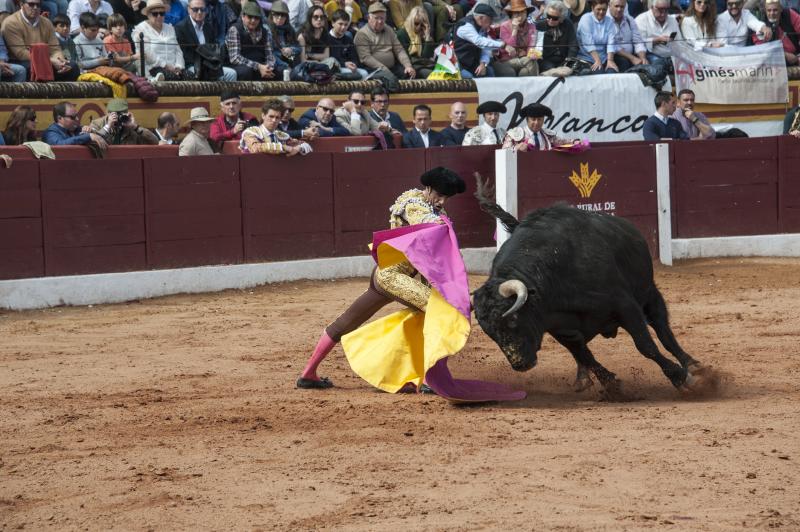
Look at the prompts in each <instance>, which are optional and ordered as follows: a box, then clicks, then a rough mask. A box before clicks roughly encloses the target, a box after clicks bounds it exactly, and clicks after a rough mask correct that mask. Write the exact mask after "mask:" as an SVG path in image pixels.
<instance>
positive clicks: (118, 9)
mask: <svg viewBox="0 0 800 532" xmlns="http://www.w3.org/2000/svg"><path fill="white" fill-rule="evenodd" d="M108 3H109V4H111V7H112V8H113V9H114V13H116V14H118V15H122V17H123V18H124V19H125V25H126V26H128V28H135V27H136V25H137V24H139V23H140V22H144V21H145V20H147V16H146V15H145V14H144V13H143V12H142V11H143V10H144V8H145V6H146V2H145V0H108ZM136 45H137V46H138V45H139V43H136ZM137 51H138V50H137Z"/></svg>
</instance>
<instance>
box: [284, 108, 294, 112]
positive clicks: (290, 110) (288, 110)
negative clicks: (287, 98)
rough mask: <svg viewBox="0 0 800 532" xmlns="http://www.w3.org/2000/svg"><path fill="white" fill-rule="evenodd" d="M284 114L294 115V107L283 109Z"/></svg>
mask: <svg viewBox="0 0 800 532" xmlns="http://www.w3.org/2000/svg"><path fill="white" fill-rule="evenodd" d="M283 112H284V113H289V114H292V113H294V107H284V108H283Z"/></svg>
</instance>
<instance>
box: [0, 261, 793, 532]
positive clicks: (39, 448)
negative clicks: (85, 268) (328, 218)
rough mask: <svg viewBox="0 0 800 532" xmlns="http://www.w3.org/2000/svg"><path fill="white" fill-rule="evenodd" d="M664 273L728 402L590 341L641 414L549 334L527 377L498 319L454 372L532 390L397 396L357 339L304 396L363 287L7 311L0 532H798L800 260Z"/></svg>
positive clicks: (684, 333) (679, 317) (477, 335)
mask: <svg viewBox="0 0 800 532" xmlns="http://www.w3.org/2000/svg"><path fill="white" fill-rule="evenodd" d="M657 279H658V283H659V285H660V286H661V288H662V290H663V291H664V295H665V297H666V299H667V302H668V304H669V305H670V310H671V313H672V324H673V328H674V330H675V333H676V335H677V336H678V338H679V340H680V341H681V342H682V343H683V345H684V347H685V348H686V349H687V351H689V352H690V353H692V354H693V355H694V356H695V357H696V358H698V359H700V360H701V361H703V362H705V363H706V364H711V365H713V366H714V367H715V368H716V369H718V370H720V371H722V372H724V374H725V375H726V377H725V379H724V384H723V388H722V390H721V391H720V392H719V393H718V394H717V395H716V396H715V397H711V398H705V399H700V400H697V399H687V398H686V397H683V396H681V394H679V393H678V392H677V391H676V390H675V389H673V388H672V387H671V386H670V384H669V383H668V381H667V380H666V378H665V377H664V376H663V375H662V374H661V373H660V371H659V370H658V367H657V366H656V365H655V364H654V363H652V362H650V361H648V360H646V359H645V358H643V357H642V356H640V355H639V354H638V353H637V352H635V350H634V348H633V345H632V343H631V341H630V338H629V337H628V336H627V335H625V334H624V333H623V334H621V335H620V336H619V337H618V338H617V339H616V340H606V339H602V338H600V339H597V340H595V341H594V342H593V344H592V345H593V348H594V352H595V354H596V356H597V358H598V359H599V360H600V361H601V362H602V363H604V365H605V366H606V367H608V368H609V369H610V370H611V371H614V372H616V373H617V374H618V375H619V376H620V378H621V379H623V383H624V385H625V390H626V391H627V392H628V393H630V394H631V395H633V396H635V397H636V398H637V400H635V401H633V402H627V403H608V402H600V401H598V397H599V393H598V390H597V389H593V390H589V391H586V392H582V393H580V394H576V393H574V392H573V391H572V389H571V383H572V380H573V378H574V363H573V362H572V358H571V357H570V355H569V354H568V353H567V352H566V351H565V350H563V349H562V348H560V346H557V345H556V344H555V342H553V341H552V340H551V339H548V341H547V342H546V344H545V346H544V348H543V351H542V353H541V354H540V362H539V366H538V367H536V368H535V369H533V370H532V371H530V372H528V373H515V372H513V371H512V370H511V368H510V366H509V365H508V363H507V362H506V361H505V358H504V357H503V356H502V354H501V353H500V351H499V349H498V348H497V347H496V346H495V345H494V344H493V343H492V342H491V340H489V338H488V337H487V336H486V335H485V334H483V333H482V331H480V329H475V330H473V335H472V338H471V339H470V341H469V343H468V347H467V348H466V349H465V350H464V352H462V353H461V354H460V355H459V356H458V357H456V358H455V359H454V360H453V361H452V362H451V365H450V366H451V369H452V371H453V373H454V374H455V375H457V376H459V377H480V378H485V379H490V380H496V381H501V382H506V383H509V384H514V385H516V386H520V387H522V388H524V389H525V390H527V391H528V394H529V398H528V399H527V400H525V401H523V402H519V403H514V404H490V405H482V406H469V407H459V406H452V405H450V404H449V403H447V402H445V401H444V400H442V399H440V398H437V397H432V396H427V395H424V396H423V395H390V394H385V393H380V392H377V391H375V390H373V389H372V388H371V387H370V386H369V385H367V384H366V383H365V382H363V381H361V380H360V379H358V378H357V377H356V376H354V375H353V374H352V373H351V371H350V370H349V367H348V366H347V362H346V361H345V359H344V356H343V354H342V352H341V350H340V349H339V348H337V349H336V350H335V351H334V352H333V354H332V355H331V357H330V358H329V362H326V363H325V364H324V365H323V368H322V374H323V375H329V376H330V377H331V378H332V379H333V381H334V382H335V383H336V384H337V388H335V389H333V390H329V391H305V390H303V391H300V390H296V389H294V380H295V378H296V377H297V375H298V373H299V372H300V370H301V369H302V366H303V365H304V363H305V361H306V358H307V355H308V354H309V351H310V349H311V348H312V346H313V344H314V343H315V341H316V340H317V337H318V335H319V332H320V330H321V329H322V327H323V326H324V325H325V324H326V323H327V322H328V321H329V320H330V319H332V318H334V317H335V315H336V314H337V313H338V312H339V311H340V310H342V309H343V308H344V307H345V306H346V305H347V304H348V303H349V302H350V301H351V300H352V299H353V298H354V297H355V296H356V295H358V294H359V293H360V292H361V290H362V289H363V287H364V283H365V281H364V280H363V279H353V280H344V281H336V282H299V283H291V284H283V285H273V286H267V287H263V288H258V289H255V290H252V291H228V292H225V293H218V294H207V295H195V296H175V297H166V298H161V299H157V300H149V301H141V302H134V303H129V304H121V305H110V306H95V307H88V308H58V309H51V310H45V311H36V312H19V313H16V312H3V313H0V338H2V343H1V344H0V346H2V349H1V350H0V405H1V406H0V409H1V412H2V418H0V529H2V530H13V529H20V528H24V529H33V530H37V529H48V528H49V529H66V530H73V529H88V530H108V529H117V530H147V529H154V530H175V529H216V530H225V529H261V530H311V529H348V530H377V529H390V530H391V529H395V530H397V529H400V530H403V529H408V530H447V531H451V530H477V529H481V530H487V529H488V530H643V529H659V530H660V529H667V530H741V529H768V528H769V529H774V528H781V529H784V530H800V467H799V466H798V464H800V434H798V432H799V431H800V429H799V428H798V427H799V426H800V386H798V381H799V380H800V354H799V353H798V349H797V339H798V333H800V317H799V316H800V312H798V301H800V261H799V260H790V259H783V260H772V259H770V260H767V259H747V260H740V259H736V260H704V261H694V262H687V263H682V264H680V265H678V266H676V267H673V268H659V269H658V271H657ZM482 281H483V277H480V276H475V277H473V278H472V279H471V282H472V284H473V285H474V286H478V285H479V284H480V283H481V282H482Z"/></svg>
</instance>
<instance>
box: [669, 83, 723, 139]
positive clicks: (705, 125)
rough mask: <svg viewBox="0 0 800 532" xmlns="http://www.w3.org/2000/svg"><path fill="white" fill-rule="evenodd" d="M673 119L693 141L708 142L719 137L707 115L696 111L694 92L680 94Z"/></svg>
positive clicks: (688, 91)
mask: <svg viewBox="0 0 800 532" xmlns="http://www.w3.org/2000/svg"><path fill="white" fill-rule="evenodd" d="M672 118H674V119H675V120H677V121H678V122H680V124H681V127H682V128H683V131H684V132H685V133H686V136H687V137H689V139H691V140H707V139H713V138H715V137H716V136H717V132H716V131H714V128H713V127H712V126H711V122H709V121H708V118H706V115H704V114H703V113H701V112H699V111H695V110H694V91H692V90H691V89H683V90H682V91H680V92H679V93H678V103H677V109H675V112H674V113H672Z"/></svg>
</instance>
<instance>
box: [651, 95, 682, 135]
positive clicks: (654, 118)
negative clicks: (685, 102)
mask: <svg viewBox="0 0 800 532" xmlns="http://www.w3.org/2000/svg"><path fill="white" fill-rule="evenodd" d="M655 105H656V112H655V113H653V114H652V115H651V116H650V117H649V118H648V119H647V120H646V121H645V123H644V126H642V135H643V136H644V140H662V139H664V140H686V139H687V138H689V137H687V136H686V132H685V131H684V130H683V127H682V126H681V123H680V122H678V121H677V120H675V119H674V118H672V117H671V115H672V113H674V112H675V106H676V104H675V97H674V96H673V95H672V93H671V92H666V91H659V92H657V93H656V97H655Z"/></svg>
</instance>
